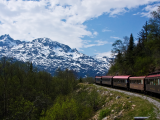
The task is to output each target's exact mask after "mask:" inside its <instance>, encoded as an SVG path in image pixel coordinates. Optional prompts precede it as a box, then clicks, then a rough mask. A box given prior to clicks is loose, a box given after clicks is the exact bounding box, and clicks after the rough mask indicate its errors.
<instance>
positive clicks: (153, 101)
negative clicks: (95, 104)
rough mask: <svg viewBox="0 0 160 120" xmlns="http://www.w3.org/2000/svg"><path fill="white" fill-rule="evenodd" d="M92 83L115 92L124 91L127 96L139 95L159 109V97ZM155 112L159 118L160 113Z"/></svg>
mask: <svg viewBox="0 0 160 120" xmlns="http://www.w3.org/2000/svg"><path fill="white" fill-rule="evenodd" d="M94 85H95V86H96V87H97V88H100V87H103V88H105V89H108V90H110V91H117V92H121V93H124V94H126V95H129V96H135V97H140V98H142V99H144V100H148V101H149V102H150V103H152V104H153V105H155V106H156V107H157V108H158V110H159V111H160V99H159V98H157V97H153V96H149V95H145V94H142V93H136V92H131V91H127V90H122V89H116V88H111V87H108V86H104V85H103V86H101V85H98V84H94ZM156 114H157V118H158V119H159V120H160V113H158V112H157V111H156Z"/></svg>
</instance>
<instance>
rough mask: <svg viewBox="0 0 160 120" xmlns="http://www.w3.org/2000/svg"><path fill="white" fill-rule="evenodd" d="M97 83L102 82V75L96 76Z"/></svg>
mask: <svg viewBox="0 0 160 120" xmlns="http://www.w3.org/2000/svg"><path fill="white" fill-rule="evenodd" d="M95 83H96V84H102V77H101V76H95Z"/></svg>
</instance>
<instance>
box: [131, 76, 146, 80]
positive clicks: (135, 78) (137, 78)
mask: <svg viewBox="0 0 160 120" xmlns="http://www.w3.org/2000/svg"><path fill="white" fill-rule="evenodd" d="M145 78H146V76H137V77H129V79H130V80H139V79H143V80H144V79H145Z"/></svg>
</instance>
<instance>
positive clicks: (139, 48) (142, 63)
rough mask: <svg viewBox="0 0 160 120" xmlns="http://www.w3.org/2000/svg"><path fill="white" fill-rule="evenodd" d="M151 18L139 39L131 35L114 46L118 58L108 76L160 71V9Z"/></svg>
mask: <svg viewBox="0 0 160 120" xmlns="http://www.w3.org/2000/svg"><path fill="white" fill-rule="evenodd" d="M151 16H152V17H151V18H150V20H149V21H146V23H145V24H144V26H143V27H142V29H141V30H140V32H139V33H138V36H137V38H134V37H133V35H132V34H131V35H130V38H128V37H124V40H116V41H115V42H114V43H113V44H112V46H113V49H112V54H113V55H115V56H116V58H115V61H114V62H113V63H112V66H111V68H110V70H109V72H108V74H110V75H117V74H118V75H122V74H126V75H136V76H139V75H147V74H148V73H151V72H154V71H159V70H160V7H159V8H158V10H157V11H153V12H151ZM135 41H137V42H135Z"/></svg>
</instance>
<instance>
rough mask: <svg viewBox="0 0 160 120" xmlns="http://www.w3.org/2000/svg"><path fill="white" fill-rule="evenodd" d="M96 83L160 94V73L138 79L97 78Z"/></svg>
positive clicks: (119, 77) (124, 77)
mask: <svg viewBox="0 0 160 120" xmlns="http://www.w3.org/2000/svg"><path fill="white" fill-rule="evenodd" d="M95 83H97V84H101V85H109V86H111V87H121V88H125V89H127V90H139V91H143V92H151V93H158V94H160V72H155V73H151V74H148V76H138V77H133V76H131V75H124V76H96V77H95Z"/></svg>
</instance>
